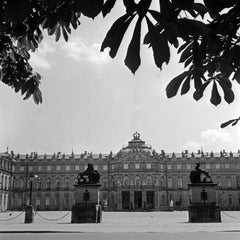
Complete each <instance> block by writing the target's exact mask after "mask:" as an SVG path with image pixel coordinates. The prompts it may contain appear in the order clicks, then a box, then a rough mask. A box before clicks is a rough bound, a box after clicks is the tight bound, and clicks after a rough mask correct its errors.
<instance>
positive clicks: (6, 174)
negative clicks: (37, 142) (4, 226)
mask: <svg viewBox="0 0 240 240" xmlns="http://www.w3.org/2000/svg"><path fill="white" fill-rule="evenodd" d="M12 159H13V157H12V155H10V154H8V153H7V152H6V153H0V212H4V211H6V210H7V209H9V208H10V201H11V184H12Z"/></svg>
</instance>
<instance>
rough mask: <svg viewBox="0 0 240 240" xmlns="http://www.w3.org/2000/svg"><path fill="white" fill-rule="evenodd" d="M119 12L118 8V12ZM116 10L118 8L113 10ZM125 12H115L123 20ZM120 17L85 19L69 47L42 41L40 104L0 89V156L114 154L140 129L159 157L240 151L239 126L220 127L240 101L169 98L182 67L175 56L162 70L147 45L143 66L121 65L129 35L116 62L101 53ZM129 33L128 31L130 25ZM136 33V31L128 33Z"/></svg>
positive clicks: (37, 63)
mask: <svg viewBox="0 0 240 240" xmlns="http://www.w3.org/2000/svg"><path fill="white" fill-rule="evenodd" d="M118 10H119V8H118ZM115 11H116V10H115ZM119 15H120V14H118V16H119ZM114 19H116V15H115V13H114V12H113V14H112V15H109V16H108V17H106V18H105V19H104V20H103V19H102V17H101V16H100V17H98V18H97V19H96V21H94V22H93V21H92V20H91V19H86V18H84V21H83V19H82V21H83V23H82V25H81V26H80V27H79V28H78V30H76V31H73V33H72V35H71V36H70V39H69V42H68V43H65V42H64V41H63V40H62V41H60V42H59V43H55V42H54V36H52V37H45V39H44V41H43V42H42V44H41V46H40V48H39V50H38V51H37V52H36V53H34V54H32V59H31V63H32V66H34V69H35V71H37V72H39V73H40V74H41V75H42V76H43V80H42V84H41V90H42V92H43V104H41V105H35V104H34V103H33V101H32V99H30V100H27V101H23V100H22V97H21V96H20V94H16V93H15V92H14V91H13V90H12V89H10V88H9V87H7V86H5V85H4V84H1V86H0V116H1V117H0V136H1V137H0V152H3V151H6V148H7V146H8V147H9V150H13V151H14V152H15V153H18V152H19V153H27V152H28V153H29V152H34V151H35V152H38V153H54V152H59V151H61V152H62V153H66V154H67V153H71V151H72V149H73V151H74V152H75V153H81V152H83V151H85V150H86V151H88V152H93V153H100V152H101V153H109V152H110V151H113V152H114V153H116V152H117V151H118V150H120V149H121V147H122V145H125V144H127V142H128V141H129V140H131V139H132V134H133V133H134V132H135V131H138V132H139V133H140V134H141V139H142V140H145V141H146V143H147V144H150V145H152V147H153V148H154V149H155V150H156V151H158V152H160V151H161V149H164V150H165V152H181V151H182V150H186V149H188V150H189V151H197V150H198V149H201V148H202V149H203V150H204V151H206V152H207V151H214V152H219V151H221V150H223V149H225V150H226V151H230V150H231V151H233V152H236V151H237V150H238V149H240V125H239V124H238V125H237V126H235V127H231V126H230V127H228V128H226V129H220V127H219V126H220V124H221V123H222V122H225V121H227V120H229V119H232V118H235V117H238V115H239V99H240V91H239V86H238V85H237V84H236V83H235V84H234V86H235V89H237V88H238V93H237V94H236V100H235V102H234V103H232V104H230V105H228V104H227V103H225V102H224V101H223V103H222V104H221V105H220V106H218V107H215V106H213V105H212V104H210V102H209V98H210V94H209V92H208V93H207V94H205V97H204V99H201V100H200V101H199V102H196V101H195V100H193V98H192V92H191V93H189V94H187V95H185V96H182V97H181V96H179V95H178V96H177V97H175V98H172V99H167V97H166V93H165V89H166V86H167V84H168V82H169V81H170V80H171V79H172V78H173V77H174V76H176V75H178V74H179V73H181V71H182V70H183V68H182V66H181V65H180V64H178V60H179V58H178V56H176V54H174V53H173V54H172V59H171V62H170V64H169V65H168V66H164V67H163V70H162V71H160V70H159V69H157V67H155V66H154V63H153V58H152V52H151V49H147V46H142V52H141V56H142V64H141V66H140V68H139V70H138V71H137V73H136V74H135V75H133V74H132V73H131V72H130V70H128V69H127V67H125V65H124V57H125V54H126V50H127V48H126V43H127V42H129V37H131V35H127V37H126V38H125V39H124V41H123V44H122V46H121V47H120V51H119V54H118V55H117V57H116V58H115V59H111V58H110V57H109V56H108V51H106V50H105V52H104V53H100V46H101V42H102V41H103V39H104V37H105V34H106V33H107V30H108V29H109V28H110V26H111V23H112V22H113V20H114ZM130 29H131V28H130ZM130 32H132V31H130Z"/></svg>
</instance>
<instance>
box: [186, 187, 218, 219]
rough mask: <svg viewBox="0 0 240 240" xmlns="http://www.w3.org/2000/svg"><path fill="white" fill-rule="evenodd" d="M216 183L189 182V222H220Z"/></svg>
mask: <svg viewBox="0 0 240 240" xmlns="http://www.w3.org/2000/svg"><path fill="white" fill-rule="evenodd" d="M216 185H217V184H213V183H195V184H189V187H190V199H191V204H190V206H189V208H188V214H189V222H221V213H220V207H219V206H218V205H217V204H216Z"/></svg>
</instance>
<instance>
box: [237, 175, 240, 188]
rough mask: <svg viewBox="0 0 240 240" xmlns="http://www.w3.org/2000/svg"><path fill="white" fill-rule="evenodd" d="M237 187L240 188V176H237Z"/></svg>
mask: <svg viewBox="0 0 240 240" xmlns="http://www.w3.org/2000/svg"><path fill="white" fill-rule="evenodd" d="M237 188H240V176H238V177H237Z"/></svg>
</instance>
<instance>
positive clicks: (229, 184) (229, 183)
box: [227, 177, 232, 188]
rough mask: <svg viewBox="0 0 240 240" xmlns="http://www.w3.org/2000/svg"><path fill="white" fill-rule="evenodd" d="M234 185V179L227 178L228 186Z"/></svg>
mask: <svg viewBox="0 0 240 240" xmlns="http://www.w3.org/2000/svg"><path fill="white" fill-rule="evenodd" d="M231 187H232V179H231V178H230V177H228V178H227V188H231Z"/></svg>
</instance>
